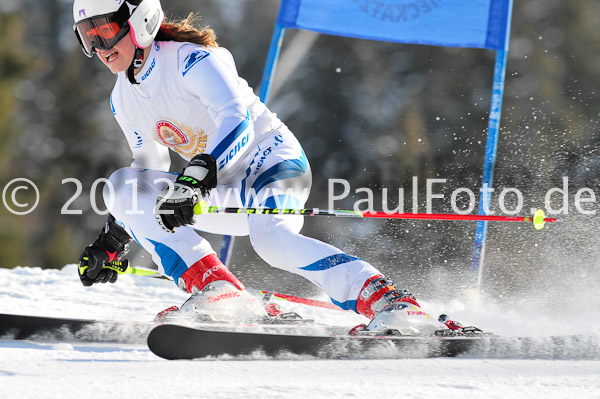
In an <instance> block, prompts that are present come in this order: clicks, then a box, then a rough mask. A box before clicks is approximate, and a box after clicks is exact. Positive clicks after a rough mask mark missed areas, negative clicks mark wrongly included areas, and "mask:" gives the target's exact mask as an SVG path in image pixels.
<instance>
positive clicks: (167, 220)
mask: <svg viewBox="0 0 600 399" xmlns="http://www.w3.org/2000/svg"><path fill="white" fill-rule="evenodd" d="M215 187H217V161H216V160H215V158H213V156H212V155H209V154H200V155H196V156H195V157H194V158H192V160H191V161H190V163H189V164H188V165H187V166H186V167H185V169H184V170H183V171H182V172H181V173H180V174H179V176H177V179H175V184H174V185H173V186H170V185H167V186H166V187H165V188H163V189H162V190H161V192H160V193H159V194H158V199H157V201H156V207H155V208H154V215H155V217H156V221H157V222H158V224H160V226H161V227H162V228H163V229H164V230H165V231H168V232H169V233H174V232H175V228H176V227H179V226H184V225H188V224H194V223H195V222H196V220H195V218H194V205H196V204H197V203H198V201H199V199H200V198H201V197H204V196H207V195H208V194H209V193H210V190H211V189H213V188H215ZM171 188H172V190H171Z"/></svg>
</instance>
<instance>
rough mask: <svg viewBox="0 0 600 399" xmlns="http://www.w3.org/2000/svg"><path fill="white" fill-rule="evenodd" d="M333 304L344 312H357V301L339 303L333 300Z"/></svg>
mask: <svg viewBox="0 0 600 399" xmlns="http://www.w3.org/2000/svg"><path fill="white" fill-rule="evenodd" d="M331 302H333V303H334V304H335V305H337V306H339V307H340V308H342V309H344V310H351V311H353V312H356V302H357V301H356V300H354V301H346V302H338V301H336V300H335V299H333V298H331ZM357 313H358V312H357Z"/></svg>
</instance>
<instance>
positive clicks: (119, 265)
mask: <svg viewBox="0 0 600 399" xmlns="http://www.w3.org/2000/svg"><path fill="white" fill-rule="evenodd" d="M104 268H105V269H110V270H114V271H116V272H117V273H119V274H135V275H138V276H150V277H156V278H163V277H162V276H157V274H158V270H156V269H147V268H145V267H139V266H136V267H133V266H131V265H130V264H129V260H127V259H124V260H113V261H112V262H109V263H108V264H107V265H105V266H104Z"/></svg>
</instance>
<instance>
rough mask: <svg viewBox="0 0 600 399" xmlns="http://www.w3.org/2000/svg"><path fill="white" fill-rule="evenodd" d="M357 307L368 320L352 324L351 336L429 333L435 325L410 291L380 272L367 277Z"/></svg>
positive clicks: (433, 329)
mask: <svg viewBox="0 0 600 399" xmlns="http://www.w3.org/2000/svg"><path fill="white" fill-rule="evenodd" d="M356 309H357V310H358V312H359V313H361V314H363V315H364V316H366V317H369V318H371V321H370V323H369V324H367V325H365V324H361V325H359V326H356V327H354V328H353V329H352V330H351V331H350V335H430V334H432V333H433V332H434V331H435V329H436V328H437V326H436V325H435V324H434V323H433V321H432V320H431V317H430V316H429V315H428V314H427V313H425V312H423V311H422V310H421V306H420V305H419V303H418V302H417V301H416V299H415V297H414V296H413V295H412V294H411V293H409V292H408V291H406V290H402V291H400V290H398V289H396V287H395V286H394V284H393V283H392V282H391V281H389V280H388V279H386V278H384V277H383V276H381V275H378V276H374V277H372V278H371V279H369V280H367V282H366V283H365V285H364V286H363V289H362V290H361V292H360V295H359V298H358V301H357V305H356Z"/></svg>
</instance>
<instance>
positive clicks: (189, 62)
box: [183, 50, 210, 76]
mask: <svg viewBox="0 0 600 399" xmlns="http://www.w3.org/2000/svg"><path fill="white" fill-rule="evenodd" d="M209 55H210V54H209V53H208V52H207V51H203V50H197V51H194V52H193V53H191V54H190V55H188V56H187V57H185V60H184V61H183V64H184V65H185V66H184V67H183V76H185V74H186V73H188V72H189V71H190V69H192V67H193V66H194V65H196V64H197V63H198V62H200V61H201V60H203V59H204V58H206V57H208V56H209Z"/></svg>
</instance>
